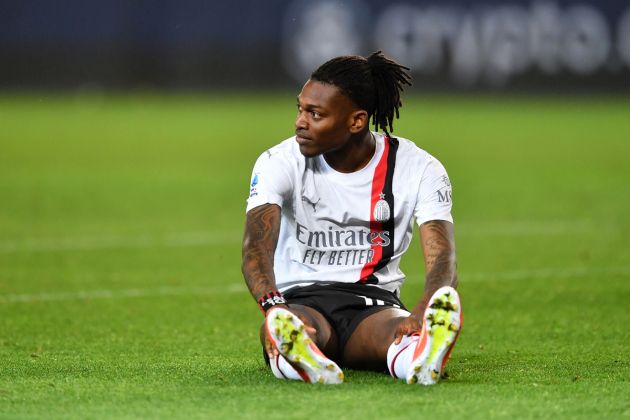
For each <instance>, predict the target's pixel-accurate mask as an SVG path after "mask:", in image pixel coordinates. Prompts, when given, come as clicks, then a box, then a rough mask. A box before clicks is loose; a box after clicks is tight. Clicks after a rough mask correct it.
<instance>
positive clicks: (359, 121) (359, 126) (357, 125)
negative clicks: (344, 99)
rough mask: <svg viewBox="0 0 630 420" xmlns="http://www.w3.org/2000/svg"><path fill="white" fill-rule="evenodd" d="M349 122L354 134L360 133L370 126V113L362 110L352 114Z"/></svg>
mask: <svg viewBox="0 0 630 420" xmlns="http://www.w3.org/2000/svg"><path fill="white" fill-rule="evenodd" d="M348 122H349V125H350V127H349V129H350V132H351V133H352V134H356V133H360V132H361V131H363V129H364V128H365V127H366V126H367V125H368V124H369V118H368V113H367V112H366V111H365V110H362V109H360V110H358V111H354V112H353V113H352V114H350V117H349V120H348Z"/></svg>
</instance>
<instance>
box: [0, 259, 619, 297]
mask: <svg viewBox="0 0 630 420" xmlns="http://www.w3.org/2000/svg"><path fill="white" fill-rule="evenodd" d="M593 275H618V276H630V266H619V267H608V268H605V267H595V268H589V267H573V268H542V269H538V270H514V271H499V272H494V273H491V272H488V273H481V272H477V273H474V272H473V273H461V274H460V280H461V281H460V283H461V284H465V283H467V282H473V283H474V282H479V281H494V280H500V281H501V280H504V281H520V280H529V279H545V278H550V279H559V278H579V277H587V276H593ZM414 277H415V276H414ZM408 280H411V281H414V280H416V279H414V278H413V277H411V278H408ZM246 292H247V287H245V284H243V283H232V284H230V285H229V286H226V287H218V286H215V287H175V286H162V287H155V288H149V289H121V290H107V289H101V290H78V291H71V292H42V293H34V294H7V295H0V303H29V302H52V301H69V300H70V301H72V300H94V299H123V298H136V297H154V296H189V295H220V294H223V293H246Z"/></svg>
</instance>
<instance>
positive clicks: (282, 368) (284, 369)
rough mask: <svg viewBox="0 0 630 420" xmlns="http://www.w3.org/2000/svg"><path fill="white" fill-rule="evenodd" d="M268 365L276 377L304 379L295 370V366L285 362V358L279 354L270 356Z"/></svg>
mask: <svg viewBox="0 0 630 420" xmlns="http://www.w3.org/2000/svg"><path fill="white" fill-rule="evenodd" d="M269 366H270V367H271V371H272V372H273V374H274V375H275V377H276V378H279V379H294V380H296V381H303V380H304V379H302V377H301V376H300V374H299V373H298V372H297V370H295V368H294V367H293V366H291V364H290V363H289V362H287V359H285V358H284V356H282V355H281V354H279V355H278V357H272V358H271V359H269Z"/></svg>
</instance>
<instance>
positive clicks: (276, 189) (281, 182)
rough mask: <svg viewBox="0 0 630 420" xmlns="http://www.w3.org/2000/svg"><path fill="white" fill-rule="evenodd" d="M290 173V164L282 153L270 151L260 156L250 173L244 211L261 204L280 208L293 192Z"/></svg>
mask: <svg viewBox="0 0 630 420" xmlns="http://www.w3.org/2000/svg"><path fill="white" fill-rule="evenodd" d="M290 173H291V172H290V162H289V160H288V159H287V158H286V155H285V154H284V153H282V152H278V151H275V152H274V150H273V149H270V150H268V151H266V152H265V153H263V154H262V155H260V157H259V158H258V160H257V161H256V164H255V165H254V170H253V171H252V177H251V181H250V185H249V198H248V199H247V209H246V211H250V210H251V209H253V208H254V207H258V206H260V205H263V204H277V205H279V206H280V207H282V204H283V202H284V199H285V198H286V197H289V196H290V194H291V191H292V190H293V182H292V180H291V176H290V175H289V174H290Z"/></svg>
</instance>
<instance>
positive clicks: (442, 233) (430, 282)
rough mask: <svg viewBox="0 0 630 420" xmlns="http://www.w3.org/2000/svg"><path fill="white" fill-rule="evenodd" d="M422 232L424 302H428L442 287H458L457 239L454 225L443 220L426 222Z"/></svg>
mask: <svg viewBox="0 0 630 420" xmlns="http://www.w3.org/2000/svg"><path fill="white" fill-rule="evenodd" d="M420 231H421V239H422V249H423V252H424V261H425V272H426V283H425V287H424V289H425V293H424V299H423V300H427V301H428V298H429V297H430V296H431V295H432V294H433V292H435V291H436V290H437V289H439V288H440V287H442V286H452V287H457V270H456V269H457V264H456V258H455V238H454V233H453V224H452V223H449V222H446V221H443V220H432V221H429V222H426V223H424V224H423V225H422V226H421V228H420ZM423 310H424V308H423Z"/></svg>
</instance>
